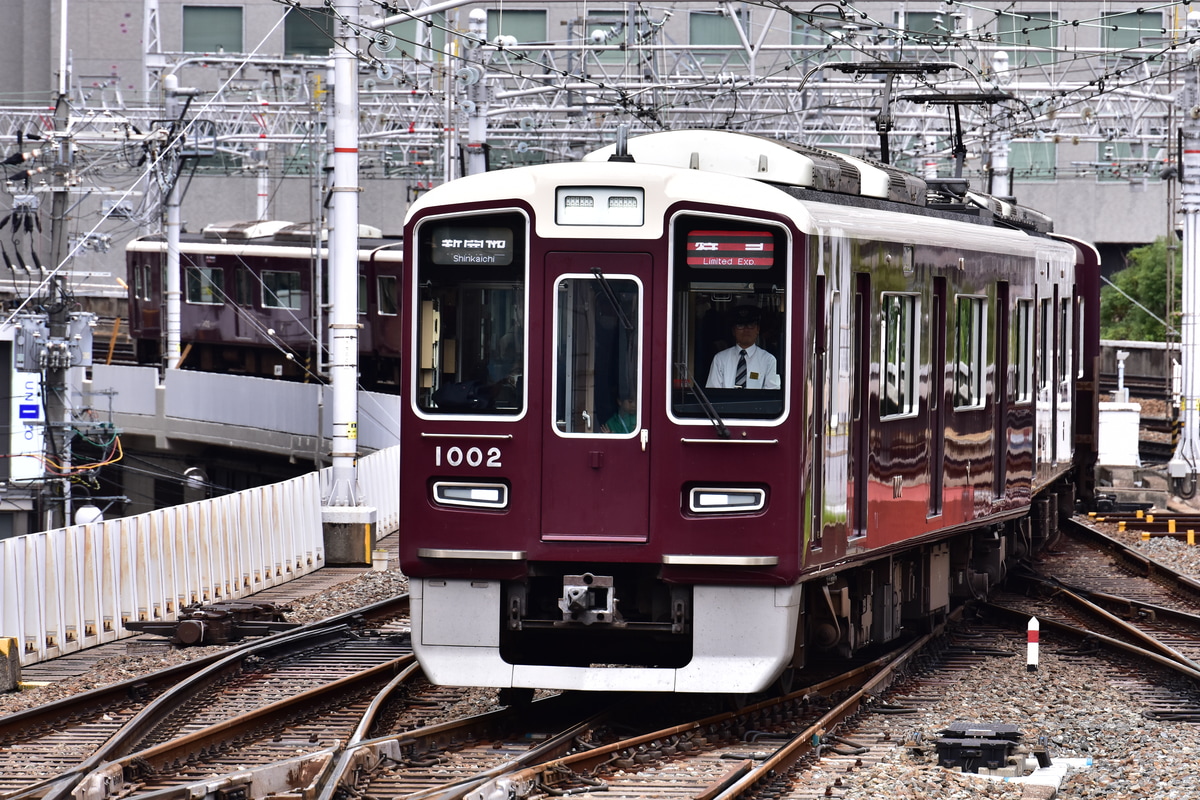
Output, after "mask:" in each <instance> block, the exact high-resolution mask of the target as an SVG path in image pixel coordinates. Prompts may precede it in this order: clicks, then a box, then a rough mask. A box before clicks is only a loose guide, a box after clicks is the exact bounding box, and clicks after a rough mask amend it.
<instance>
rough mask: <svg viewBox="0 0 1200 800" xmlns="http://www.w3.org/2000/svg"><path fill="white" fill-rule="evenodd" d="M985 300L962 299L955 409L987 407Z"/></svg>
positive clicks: (955, 379)
mask: <svg viewBox="0 0 1200 800" xmlns="http://www.w3.org/2000/svg"><path fill="white" fill-rule="evenodd" d="M984 303H985V299H984V298H982V297H959V298H958V309H957V314H956V317H957V324H956V338H955V347H954V351H955V353H954V407H955V408H956V409H966V408H982V407H983V366H984V358H983V353H984V350H983V347H984V324H985V323H986V321H987V320H986V306H985V305H984Z"/></svg>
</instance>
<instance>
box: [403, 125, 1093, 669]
mask: <svg viewBox="0 0 1200 800" xmlns="http://www.w3.org/2000/svg"><path fill="white" fill-rule="evenodd" d="M959 183H960V182H956V181H930V182H928V183H927V182H926V181H923V180H921V179H918V178H915V177H913V176H911V175H907V174H904V173H901V172H899V171H897V170H895V169H892V168H890V167H885V166H882V165H879V164H875V163H871V162H867V161H863V160H860V159H854V158H850V157H847V156H843V155H839V154H835V153H830V152H825V151H819V150H815V149H812V148H806V147H801V146H797V145H793V144H788V143H781V142H775V141H770V140H766V139H761V138H756V137H751V136H745V135H740V134H734V133H727V132H712V131H677V132H668V133H658V134H652V135H648V136H643V137H639V138H636V139H633V140H631V141H630V142H629V145H628V151H627V152H624V151H622V152H618V151H617V150H615V149H614V148H609V149H607V150H605V151H601V152H598V153H595V154H592V155H591V156H589V157H587V158H585V159H584V161H583V162H580V163H570V164H556V165H546V166H535V167H527V168H520V169H512V170H506V171H502V172H491V173H487V174H483V175H477V176H472V177H468V178H463V179H461V180H457V181H453V182H451V183H448V184H446V185H444V186H441V187H438V188H436V189H434V190H432V191H430V192H428V193H427V194H425V195H423V196H422V197H421V198H420V200H419V201H418V202H416V203H415V204H414V205H413V206H412V207H411V208H410V211H409V215H408V218H407V221H406V224H405V229H404V241H405V245H404V251H405V258H404V273H403V279H402V284H401V288H402V302H401V306H400V313H401V318H402V323H403V325H402V328H401V334H402V339H401V340H400V342H399V344H400V349H401V352H403V353H404V354H405V358H404V379H403V386H402V394H404V395H405V399H404V402H403V404H402V406H403V419H402V423H401V442H402V446H401V473H400V474H401V482H400V493H401V508H402V509H403V517H402V532H401V566H402V568H403V570H404V571H405V573H406V574H407V575H409V576H410V578H411V592H412V625H413V640H414V646H415V648H416V651H417V654H418V657H419V659H420V661H421V663H422V665H423V667H424V669H425V671H426V673H427V675H428V676H429V677H430V678H431V679H432V680H433V681H435V682H439V683H444V684H460V685H485V686H499V687H525V688H563V689H587V690H645V691H676V692H708V691H720V692H753V691H758V690H761V689H763V688H765V687H767V686H768V685H770V684H771V683H772V682H773V681H775V680H776V679H777V678H780V677H781V676H783V675H785V674H794V671H796V670H802V669H803V668H804V667H805V664H806V662H807V661H809V660H810V659H811V658H813V657H814V655H815V654H816V653H832V654H837V655H842V656H849V655H852V654H854V653H857V652H860V651H863V650H864V649H865V648H869V647H871V646H874V645H878V644H881V643H886V642H889V641H892V640H895V639H897V638H898V637H900V636H902V635H903V634H904V632H905V631H908V630H914V629H923V628H926V627H927V626H929V625H930V624H931V623H933V622H935V621H937V620H939V619H941V618H943V617H944V616H945V614H946V613H947V611H948V609H949V608H950V606H951V599H952V598H953V597H955V596H971V595H983V594H984V593H985V592H987V590H988V589H989V587H990V586H991V585H993V584H995V583H996V582H997V581H999V580H1001V579H1002V578H1003V577H1004V575H1005V572H1006V570H1007V569H1008V567H1009V565H1010V564H1011V563H1012V562H1013V560H1014V559H1019V558H1024V557H1026V556H1028V555H1029V554H1030V553H1031V552H1033V551H1034V550H1035V549H1036V548H1037V547H1038V546H1039V544H1040V543H1043V542H1044V541H1046V540H1047V538H1049V537H1051V536H1053V535H1054V533H1055V530H1056V524H1057V518H1058V516H1059V514H1060V513H1064V512H1069V511H1070V510H1071V509H1072V508H1073V507H1074V504H1075V502H1076V500H1077V499H1078V500H1081V501H1086V500H1087V499H1088V498H1089V495H1090V493H1091V474H1092V464H1093V462H1094V454H1093V452H1092V451H1093V442H1094V437H1093V435H1092V431H1093V430H1094V426H1095V416H1096V415H1095V407H1096V396H1095V389H1094V387H1095V373H1094V371H1095V364H1096V358H1097V354H1098V352H1099V335H1098V324H1097V319H1096V316H1097V314H1098V312H1099V302H1098V286H1099V283H1098V281H1099V272H1098V258H1097V255H1096V252H1095V250H1094V249H1093V248H1091V247H1090V246H1088V245H1086V244H1082V243H1079V242H1074V241H1070V240H1066V239H1064V238H1061V237H1056V236H1054V235H1051V234H1050V233H1048V231H1049V227H1050V226H1049V221H1048V220H1047V219H1046V218H1044V217H1042V216H1041V215H1039V214H1037V213H1036V212H1031V211H1028V210H1025V209H1022V208H1020V207H1017V206H1014V205H1011V204H1009V203H1006V202H1003V201H1000V200H997V199H995V198H991V197H987V196H984V195H979V194H976V193H971V192H968V191H966V189H965V187H964V186H962V185H959ZM755 324H757V328H755ZM748 331H749V332H751V334H757V335H756V336H754V335H750V336H749V340H750V341H752V342H753V345H752V346H751V345H749V344H747V343H746V341H747V340H746V338H745V335H746V333H747V332H748ZM735 339H739V340H741V341H742V344H741V345H740V346H739V348H737V349H738V350H740V349H741V348H743V347H744V348H745V349H746V350H747V352H748V354H749V361H750V364H749V367H748V369H747V385H746V387H745V388H739V387H736V386H734V385H732V383H731V382H730V381H731V378H730V377H725V378H724V379H722V380H718V377H719V376H721V375H725V376H732V378H734V379H735V378H736V375H733V373H735V372H736V371H737V370H736V368H735V367H733V366H730V365H732V364H733V362H732V361H728V362H725V364H724V365H721V364H720V362H719V360H718V359H719V358H732V356H731V355H729V354H726V355H725V356H720V357H718V356H717V354H718V353H721V352H722V351H725V350H726V349H727V348H728V347H729V346H730V345H731V344H732V343H733V341H734V340H735ZM766 354H769V355H770V356H772V357H773V362H772V360H771V359H768V358H766ZM710 376H718V377H710Z"/></svg>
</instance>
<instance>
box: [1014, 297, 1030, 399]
mask: <svg viewBox="0 0 1200 800" xmlns="http://www.w3.org/2000/svg"><path fill="white" fill-rule="evenodd" d="M1033 321H1034V317H1033V301H1032V300H1028V299H1024V300H1018V301H1017V313H1016V324H1015V325H1014V326H1013V336H1014V337H1015V338H1016V342H1015V345H1016V346H1015V347H1014V348H1013V353H1014V354H1015V356H1016V358H1015V359H1014V367H1015V368H1016V376H1015V383H1014V386H1013V389H1014V392H1013V394H1014V400H1015V401H1016V402H1018V403H1028V402H1030V401H1031V400H1033V362H1034V358H1033V345H1034V338H1033V329H1034V325H1033Z"/></svg>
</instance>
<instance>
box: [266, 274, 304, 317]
mask: <svg viewBox="0 0 1200 800" xmlns="http://www.w3.org/2000/svg"><path fill="white" fill-rule="evenodd" d="M262 284H263V295H262V298H263V302H262V304H263V308H293V309H298V308H300V273H299V272H277V271H275V270H269V269H265V270H263V274H262Z"/></svg>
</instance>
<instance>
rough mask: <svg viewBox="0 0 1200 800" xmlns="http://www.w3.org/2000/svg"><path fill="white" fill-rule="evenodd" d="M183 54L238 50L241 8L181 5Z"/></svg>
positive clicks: (239, 46) (240, 45)
mask: <svg viewBox="0 0 1200 800" xmlns="http://www.w3.org/2000/svg"><path fill="white" fill-rule="evenodd" d="M183 51H184V52H185V53H219V52H226V53H241V52H243V46H242V9H241V8H240V7H236V6H184V7H183Z"/></svg>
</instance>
